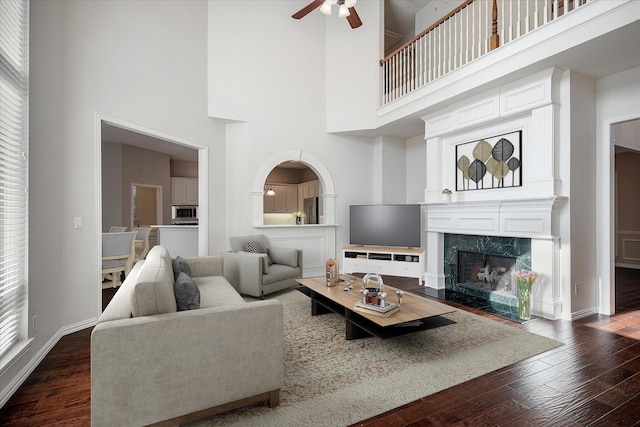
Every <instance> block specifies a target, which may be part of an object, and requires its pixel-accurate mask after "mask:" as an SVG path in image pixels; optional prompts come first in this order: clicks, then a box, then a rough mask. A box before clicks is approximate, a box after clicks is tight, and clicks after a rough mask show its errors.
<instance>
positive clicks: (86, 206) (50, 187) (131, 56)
mask: <svg viewBox="0 0 640 427" xmlns="http://www.w3.org/2000/svg"><path fill="white" fill-rule="evenodd" d="M150 17H152V19H151V18H150ZM31 22H32V23H31V42H32V46H33V47H32V51H31V83H32V87H31V91H30V92H31V93H30V104H31V124H30V126H31V166H30V180H31V189H32V191H31V193H30V225H29V226H30V245H29V285H28V286H29V318H32V316H33V315H37V316H38V331H37V332H36V333H35V334H33V336H34V338H35V340H34V342H33V344H32V345H31V347H30V348H29V350H28V351H27V352H26V353H25V354H24V355H23V356H22V357H21V358H20V359H19V360H17V362H16V363H15V364H14V365H13V366H12V367H11V368H10V369H9V370H7V371H6V372H5V373H4V375H3V378H2V395H1V397H2V398H4V397H5V393H7V392H9V391H10V390H11V389H13V388H15V387H16V386H17V385H19V383H20V382H21V380H24V378H26V374H28V372H29V370H30V369H32V368H34V367H35V364H37V362H38V361H39V359H40V358H42V357H44V355H45V354H46V352H47V351H48V350H49V348H50V347H51V346H52V345H53V344H55V342H56V341H57V339H58V338H59V337H60V336H61V335H62V334H64V333H67V332H70V331H73V330H77V329H82V328H85V327H87V326H90V324H91V323H92V322H94V321H95V319H96V317H97V316H98V314H99V312H100V299H101V293H100V286H99V285H100V267H99V265H100V264H99V259H98V256H99V253H100V251H99V249H100V248H99V244H100V232H101V228H102V226H101V223H100V218H101V212H100V210H99V206H100V180H99V177H98V175H97V171H100V163H99V159H100V146H99V145H98V144H97V140H96V139H97V138H96V135H98V134H99V128H98V129H97V128H96V114H101V115H105V116H109V117H115V118H119V119H122V120H125V121H127V122H130V123H135V124H139V125H140V126H144V127H146V128H149V129H154V130H157V131H159V132H161V133H163V134H165V135H173V136H176V137H179V138H181V139H182V140H186V141H191V142H193V143H194V144H198V145H201V146H203V147H206V146H208V147H210V151H209V171H210V172H209V178H210V180H211V182H215V183H216V184H222V185H220V186H216V187H215V189H214V187H213V186H210V190H211V191H214V190H215V195H216V197H221V194H222V197H223V194H224V187H225V186H224V185H223V184H224V180H225V164H224V156H225V155H224V134H223V132H222V131H223V129H222V128H221V127H220V126H218V125H217V124H216V123H215V122H214V121H213V120H212V119H211V118H209V117H207V87H206V82H207V78H206V73H207V3H205V2H182V1H162V2H149V1H126V2H106V1H105V2H103V1H100V2H98V1H91V2H76V1H74V2H59V1H46V2H45V1H35V2H31ZM212 196H213V194H211V195H210V197H212ZM74 217H81V218H82V221H83V228H82V229H74V228H73V222H74V221H73V219H74ZM208 219H209V231H210V239H209V242H210V247H209V250H210V252H217V251H219V250H222V249H223V247H224V243H223V242H224V241H223V240H222V239H216V237H218V236H220V235H224V231H220V230H224V223H225V209H224V208H223V207H220V206H219V205H216V206H213V207H212V208H211V209H210V210H209V218H208Z"/></svg>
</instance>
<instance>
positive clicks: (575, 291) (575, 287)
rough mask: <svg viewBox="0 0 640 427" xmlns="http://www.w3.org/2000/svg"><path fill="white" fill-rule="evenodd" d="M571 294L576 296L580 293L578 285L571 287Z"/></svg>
mask: <svg viewBox="0 0 640 427" xmlns="http://www.w3.org/2000/svg"><path fill="white" fill-rule="evenodd" d="M573 293H574V294H576V295H578V294H579V293H580V283H576V284H574V285H573Z"/></svg>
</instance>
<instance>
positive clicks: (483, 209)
mask: <svg viewBox="0 0 640 427" xmlns="http://www.w3.org/2000/svg"><path fill="white" fill-rule="evenodd" d="M565 200H566V198H564V197H555V196H554V197H547V198H536V199H515V200H513V199H512V200H496V201H467V202H447V203H425V204H423V205H422V206H423V210H424V219H425V222H424V223H425V231H427V232H437V233H453V234H473V235H483V236H499V237H523V238H536V239H552V238H554V237H557V235H558V234H557V230H556V228H557V223H558V221H557V218H556V213H557V210H558V207H559V206H560V204H561V203H563V202H564V201H565Z"/></svg>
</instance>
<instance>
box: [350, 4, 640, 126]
mask: <svg viewBox="0 0 640 427" xmlns="http://www.w3.org/2000/svg"><path fill="white" fill-rule="evenodd" d="M639 11H640V2H639V1H638V0H519V1H517V0H467V1H466V2H464V3H463V4H461V5H460V6H459V7H458V8H456V9H455V10H453V11H452V12H451V13H449V14H448V15H446V16H445V17H444V18H442V19H441V20H439V21H438V22H436V23H434V24H433V25H431V26H430V27H429V28H427V29H426V30H424V31H423V32H422V33H420V34H419V35H418V36H416V37H415V38H414V39H413V40H411V41H409V42H407V43H406V44H405V45H403V46H401V47H400V48H399V49H397V50H395V51H394V52H392V53H391V54H390V55H388V56H387V57H386V58H384V59H382V60H380V89H379V91H380V100H379V108H378V111H377V116H378V123H379V125H380V126H379V127H376V129H369V131H366V130H363V129H361V131H360V132H357V131H356V133H358V134H361V135H380V134H386V135H393V136H399V137H409V136H413V135H417V134H419V133H421V128H422V130H424V128H423V126H424V123H422V122H421V121H420V120H419V117H420V116H422V115H424V114H428V113H429V112H432V111H434V110H436V109H439V108H443V107H445V106H446V105H448V104H450V103H452V102H457V101H460V100H462V99H466V98H468V97H470V96H473V95H474V94H477V93H480V92H482V91H486V90H488V89H492V88H494V87H499V86H501V85H504V84H508V83H510V82H513V81H515V80H517V79H520V78H523V77H526V76H528V75H531V74H533V73H536V72H539V71H542V70H544V69H548V68H550V67H557V68H561V69H573V70H576V71H578V72H581V73H584V74H586V75H589V76H592V77H594V78H600V77H604V76H606V75H610V74H614V73H617V72H620V71H623V70H626V69H629V68H633V67H636V66H638V65H640V55H639V50H638V44H637V36H638V34H639V27H640V26H639V23H640V21H639V19H640V13H639ZM612 46H613V48H612ZM352 130H355V129H352ZM370 131H371V132H370Z"/></svg>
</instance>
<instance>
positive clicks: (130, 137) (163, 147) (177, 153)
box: [102, 123, 198, 162]
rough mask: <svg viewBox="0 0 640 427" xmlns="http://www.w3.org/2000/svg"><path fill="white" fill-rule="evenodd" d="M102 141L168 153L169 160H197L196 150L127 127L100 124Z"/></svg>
mask: <svg viewBox="0 0 640 427" xmlns="http://www.w3.org/2000/svg"><path fill="white" fill-rule="evenodd" d="M102 142H111V143H115V144H126V145H132V146H134V147H138V148H144V149H145V150H151V151H157V152H160V153H164V154H168V155H169V158H170V159H171V160H186V161H190V162H197V161H198V150H196V149H193V148H190V147H186V146H184V145H180V144H177V143H175V142H171V141H167V140H164V139H159V138H156V137H153V136H149V135H145V134H142V133H138V132H134V131H130V130H127V129H123V128H119V127H116V126H112V125H109V124H106V123H103V124H102Z"/></svg>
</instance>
